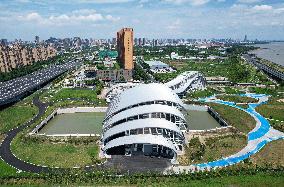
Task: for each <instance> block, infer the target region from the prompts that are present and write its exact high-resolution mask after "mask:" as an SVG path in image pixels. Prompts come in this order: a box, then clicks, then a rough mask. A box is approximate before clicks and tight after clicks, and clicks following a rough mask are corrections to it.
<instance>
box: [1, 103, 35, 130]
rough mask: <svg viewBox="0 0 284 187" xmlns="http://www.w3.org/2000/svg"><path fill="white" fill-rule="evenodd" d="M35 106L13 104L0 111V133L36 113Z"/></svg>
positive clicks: (25, 120) (23, 121)
mask: <svg viewBox="0 0 284 187" xmlns="http://www.w3.org/2000/svg"><path fill="white" fill-rule="evenodd" d="M37 110H38V109H37V107H35V106H32V105H31V106H28V105H27V106H18V105H14V106H11V107H9V108H6V109H4V110H1V111H0V133H5V132H7V131H9V130H10V129H13V128H15V127H17V126H19V125H21V124H23V123H25V122H27V121H28V120H29V119H31V118H32V117H33V116H34V115H35V114H36V113H37Z"/></svg>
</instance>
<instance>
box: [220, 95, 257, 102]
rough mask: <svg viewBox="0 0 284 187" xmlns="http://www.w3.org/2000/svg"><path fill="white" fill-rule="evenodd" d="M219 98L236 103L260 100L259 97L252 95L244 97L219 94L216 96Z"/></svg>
mask: <svg viewBox="0 0 284 187" xmlns="http://www.w3.org/2000/svg"><path fill="white" fill-rule="evenodd" d="M216 98H217V99H221V100H223V101H231V102H235V103H256V102H258V100H257V99H254V98H251V97H242V96H238V95H218V96H216Z"/></svg>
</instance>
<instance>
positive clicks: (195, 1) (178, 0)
mask: <svg viewBox="0 0 284 187" xmlns="http://www.w3.org/2000/svg"><path fill="white" fill-rule="evenodd" d="M162 1H164V2H167V3H173V4H183V3H190V4H191V5H193V6H200V5H204V4H207V3H209V2H210V1H211V0H162Z"/></svg>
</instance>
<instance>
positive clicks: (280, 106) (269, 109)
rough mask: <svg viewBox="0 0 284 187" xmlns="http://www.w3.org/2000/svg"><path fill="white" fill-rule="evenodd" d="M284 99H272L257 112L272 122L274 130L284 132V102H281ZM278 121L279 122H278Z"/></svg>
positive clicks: (257, 109)
mask: <svg viewBox="0 0 284 187" xmlns="http://www.w3.org/2000/svg"><path fill="white" fill-rule="evenodd" d="M280 99H283V97H271V98H270V99H269V101H268V103H266V104H263V105H261V106H258V107H257V108H256V111H257V112H259V113H260V114H261V115H263V116H264V117H266V118H269V119H273V120H270V124H271V126H272V127H273V128H275V129H277V130H280V131H282V132H284V123H283V122H280V121H284V102H280ZM277 120H278V121H277Z"/></svg>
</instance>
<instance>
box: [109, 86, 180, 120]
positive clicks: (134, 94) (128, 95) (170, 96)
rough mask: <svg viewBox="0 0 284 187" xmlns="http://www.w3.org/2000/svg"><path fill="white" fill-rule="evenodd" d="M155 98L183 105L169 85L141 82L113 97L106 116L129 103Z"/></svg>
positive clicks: (133, 103) (153, 99)
mask: <svg viewBox="0 0 284 187" xmlns="http://www.w3.org/2000/svg"><path fill="white" fill-rule="evenodd" d="M155 100H165V101H171V102H174V103H177V104H179V105H181V106H183V103H182V102H181V100H180V98H179V97H178V96H177V95H176V94H175V93H174V92H173V91H172V90H171V89H170V88H169V87H167V86H165V85H162V84H157V83H151V84H141V85H139V86H136V87H134V88H130V89H128V90H125V91H124V92H122V93H120V94H119V95H117V96H116V97H115V98H113V100H112V102H111V103H110V105H109V108H108V111H107V114H106V116H109V115H111V114H113V113H114V112H117V111H119V110H121V109H123V108H126V107H128V106H131V105H135V104H138V103H142V102H147V101H155Z"/></svg>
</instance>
